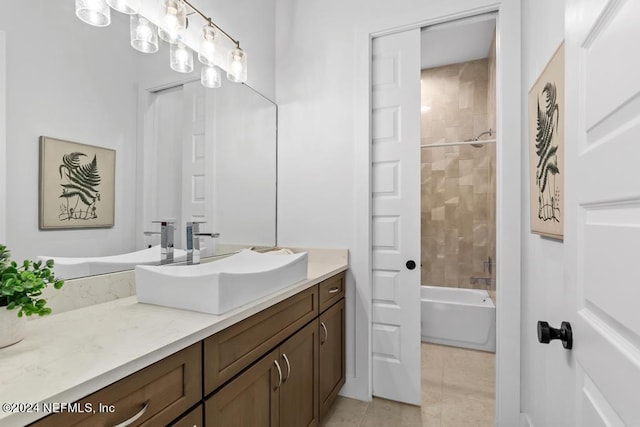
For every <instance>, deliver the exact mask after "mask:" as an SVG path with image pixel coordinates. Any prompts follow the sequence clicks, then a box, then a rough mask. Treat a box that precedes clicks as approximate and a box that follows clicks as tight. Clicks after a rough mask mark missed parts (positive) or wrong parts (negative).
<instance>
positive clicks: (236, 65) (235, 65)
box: [231, 58, 242, 78]
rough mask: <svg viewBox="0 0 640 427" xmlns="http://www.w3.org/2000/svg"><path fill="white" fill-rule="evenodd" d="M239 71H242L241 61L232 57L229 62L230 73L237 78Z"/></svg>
mask: <svg viewBox="0 0 640 427" xmlns="http://www.w3.org/2000/svg"><path fill="white" fill-rule="evenodd" d="M240 73H242V62H240V58H234V60H233V62H232V63H231V74H233V76H234V77H235V78H238V77H239V76H240Z"/></svg>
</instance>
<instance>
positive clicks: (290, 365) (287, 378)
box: [280, 320, 318, 427]
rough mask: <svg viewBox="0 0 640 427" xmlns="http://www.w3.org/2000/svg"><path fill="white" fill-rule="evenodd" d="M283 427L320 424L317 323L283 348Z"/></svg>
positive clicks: (302, 331) (286, 343) (311, 324)
mask: <svg viewBox="0 0 640 427" xmlns="http://www.w3.org/2000/svg"><path fill="white" fill-rule="evenodd" d="M280 366H281V367H282V369H283V373H282V374H283V377H284V380H283V382H282V387H280V426H281V427H311V426H317V425H318V321H317V320H314V321H313V322H311V323H309V324H308V325H307V326H305V327H304V328H303V329H301V330H300V331H298V332H297V333H296V334H295V335H294V336H292V337H291V338H289V339H288V340H287V341H285V342H284V343H283V344H282V345H281V346H280Z"/></svg>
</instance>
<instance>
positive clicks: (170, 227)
mask: <svg viewBox="0 0 640 427" xmlns="http://www.w3.org/2000/svg"><path fill="white" fill-rule="evenodd" d="M174 221H175V220H174V219H164V220H162V221H151V222H152V223H154V224H160V232H157V231H145V232H144V235H145V236H150V235H152V234H159V235H160V264H171V263H172V262H173V245H174V243H173V234H174V232H175V226H174Z"/></svg>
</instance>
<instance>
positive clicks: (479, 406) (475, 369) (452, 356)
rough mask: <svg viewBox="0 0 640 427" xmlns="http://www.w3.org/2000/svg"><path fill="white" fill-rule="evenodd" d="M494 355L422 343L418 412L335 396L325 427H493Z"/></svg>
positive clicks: (394, 404)
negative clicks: (419, 404)
mask: <svg viewBox="0 0 640 427" xmlns="http://www.w3.org/2000/svg"><path fill="white" fill-rule="evenodd" d="M494 407H495V355H494V354H493V353H486V352H483V351H475V350H467V349H463V348H456V347H447V346H442V345H435V344H427V343H422V407H417V406H412V405H405V404H402V403H397V402H392V401H390V400H385V399H378V398H374V399H373V401H372V402H361V401H359V400H353V399H348V398H345V397H338V399H337V400H336V403H335V404H334V405H333V407H332V408H331V411H330V412H329V414H328V416H327V418H326V420H325V421H324V423H323V424H322V426H323V427H348V426H358V427H372V426H392V427H412V426H423V427H427V426H428V427H431V426H440V427H458V426H459V427H463V426H464V427H485V426H493V425H495V415H494Z"/></svg>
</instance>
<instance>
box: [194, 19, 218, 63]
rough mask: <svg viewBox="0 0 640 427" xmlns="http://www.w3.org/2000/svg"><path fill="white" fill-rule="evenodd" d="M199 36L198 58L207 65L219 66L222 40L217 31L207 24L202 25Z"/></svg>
mask: <svg viewBox="0 0 640 427" xmlns="http://www.w3.org/2000/svg"><path fill="white" fill-rule="evenodd" d="M200 37H201V38H200V50H199V52H198V60H199V61H200V62H201V63H202V64H204V65H207V66H209V67H212V66H214V65H217V66H218V67H219V66H221V65H222V61H223V59H224V55H223V53H222V40H221V39H220V35H219V34H218V31H216V29H215V28H214V27H212V26H211V25H208V24H207V25H205V26H204V27H202V32H201V34H200Z"/></svg>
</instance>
